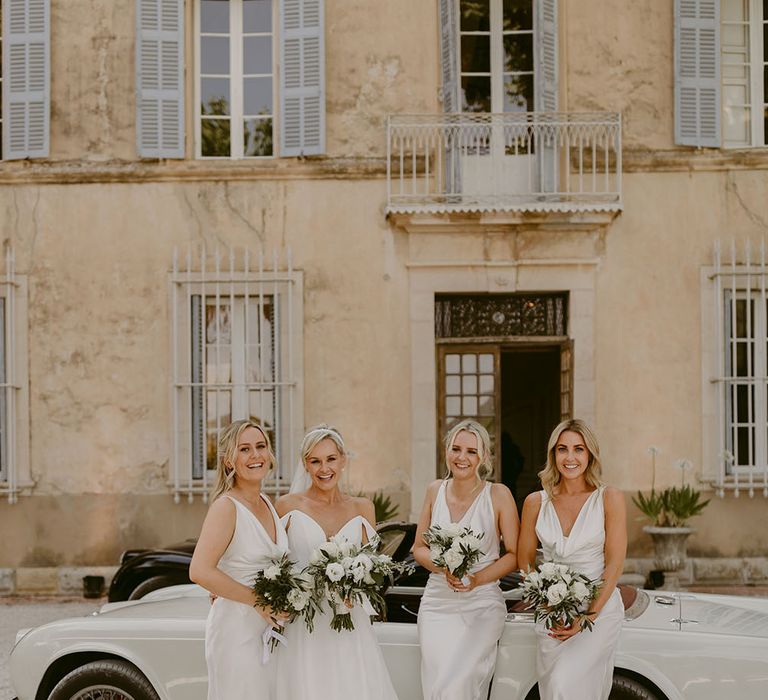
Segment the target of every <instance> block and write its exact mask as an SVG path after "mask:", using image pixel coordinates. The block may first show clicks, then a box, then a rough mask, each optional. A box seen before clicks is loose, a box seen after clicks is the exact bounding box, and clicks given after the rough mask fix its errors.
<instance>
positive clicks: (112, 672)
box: [48, 659, 160, 700]
mask: <svg viewBox="0 0 768 700" xmlns="http://www.w3.org/2000/svg"><path fill="white" fill-rule="evenodd" d="M115 693H116V694H117V695H116V696H115V695H114V694H115ZM113 696H115V697H120V698H121V699H122V698H125V700H160V698H159V696H158V694H157V693H156V692H155V690H154V688H153V687H152V685H151V684H150V682H149V681H148V680H147V679H146V678H145V677H144V675H143V674H142V673H141V671H139V670H138V669H137V668H136V667H135V666H133V665H132V664H129V663H128V662H127V661H121V660H119V659H104V660H103V661H92V662H90V663H87V664H85V665H83V666H80V667H79V668H76V669H75V670H74V671H70V672H69V673H68V674H67V675H66V676H64V678H62V679H61V680H60V681H59V682H58V683H57V684H56V687H55V688H54V689H53V691H52V692H51V694H50V695H49V696H48V700H90V699H91V698H102V697H104V698H111V697H113Z"/></svg>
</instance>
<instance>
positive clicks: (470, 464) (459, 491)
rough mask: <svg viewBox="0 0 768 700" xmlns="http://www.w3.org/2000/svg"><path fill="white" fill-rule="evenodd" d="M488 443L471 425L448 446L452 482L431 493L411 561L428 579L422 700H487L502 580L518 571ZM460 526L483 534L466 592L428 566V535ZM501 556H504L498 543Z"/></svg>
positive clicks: (510, 505)
mask: <svg viewBox="0 0 768 700" xmlns="http://www.w3.org/2000/svg"><path fill="white" fill-rule="evenodd" d="M490 445H491V443H490V438H489V436H488V432H487V431H486V429H485V428H484V427H483V426H482V425H480V424H479V423H476V422H475V421H472V420H465V421H461V422H460V423H458V424H457V425H456V426H455V427H454V428H452V429H451V430H450V431H449V432H448V435H447V436H446V438H445V461H446V465H447V467H448V474H447V476H446V478H445V479H443V480H438V481H435V482H433V483H432V484H431V485H430V486H429V488H428V489H427V495H426V498H425V499H424V507H423V509H422V512H421V516H420V518H419V523H418V527H417V529H416V541H415V544H414V546H413V556H414V558H415V559H416V561H417V562H419V564H421V565H422V566H423V567H425V568H426V569H428V570H429V571H430V572H431V574H430V577H429V581H428V583H427V587H426V590H425V591H424V595H423V597H422V599H421V607H420V608H419V618H418V628H419V643H420V645H421V687H422V693H423V696H424V699H425V700H481V699H482V700H485V698H487V697H488V688H489V685H490V682H491V678H492V676H493V671H494V668H495V665H496V644H497V642H498V641H499V638H500V637H501V633H502V631H503V629H504V618H505V615H506V606H505V605H504V599H503V597H502V595H501V589H500V588H499V579H500V578H501V577H502V576H504V575H505V574H507V573H509V572H510V571H512V570H513V569H514V568H515V567H516V566H517V557H516V555H515V547H516V545H517V533H518V526H519V521H518V517H517V507H516V506H515V501H514V498H512V494H511V493H510V491H509V489H508V488H507V487H506V486H504V485H503V484H494V483H489V482H486V481H485V479H487V478H489V477H490V476H491V472H492V470H493V467H492V462H491V459H492V457H491V449H490ZM449 523H458V524H460V525H462V526H468V527H470V528H471V529H472V530H474V531H475V532H476V533H481V532H482V533H484V534H483V538H482V541H481V548H482V552H483V554H482V556H481V558H480V561H479V562H478V563H477V564H476V565H475V566H474V567H473V569H472V572H471V573H470V574H469V576H468V577H467V578H468V579H469V583H467V584H464V583H462V582H461V581H460V580H459V579H457V578H456V577H455V576H452V575H451V574H450V572H449V571H448V570H447V569H439V568H438V567H436V566H435V565H434V564H433V563H432V560H431V558H430V554H429V547H427V545H426V544H425V543H424V533H425V532H426V530H427V529H428V528H429V527H430V526H432V525H438V524H439V525H448V524H449ZM502 541H503V543H504V554H503V555H502V556H499V552H500V542H502Z"/></svg>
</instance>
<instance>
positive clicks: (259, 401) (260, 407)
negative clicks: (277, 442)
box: [248, 391, 275, 446]
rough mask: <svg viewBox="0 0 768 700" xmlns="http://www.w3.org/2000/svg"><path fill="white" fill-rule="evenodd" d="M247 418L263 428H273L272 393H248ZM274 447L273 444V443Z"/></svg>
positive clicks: (273, 407) (273, 403)
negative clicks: (248, 413)
mask: <svg viewBox="0 0 768 700" xmlns="http://www.w3.org/2000/svg"><path fill="white" fill-rule="evenodd" d="M248 393H249V394H250V396H249V400H248V410H249V412H250V415H249V416H248V417H249V418H250V419H251V420H252V421H255V422H256V423H259V424H260V425H263V426H264V427H265V428H268V429H270V428H274V427H275V395H274V392H272V391H250V392H248ZM273 446H274V443H273Z"/></svg>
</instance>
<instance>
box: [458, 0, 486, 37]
mask: <svg viewBox="0 0 768 700" xmlns="http://www.w3.org/2000/svg"><path fill="white" fill-rule="evenodd" d="M490 26H491V9H490V0H460V2H459V27H460V29H461V31H462V32H487V31H489V29H490Z"/></svg>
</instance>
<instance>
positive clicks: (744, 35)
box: [720, 24, 749, 46]
mask: <svg viewBox="0 0 768 700" xmlns="http://www.w3.org/2000/svg"><path fill="white" fill-rule="evenodd" d="M748 37H749V29H748V27H747V25H745V24H724V25H723V26H722V27H721V34H720V39H721V41H722V44H723V46H748V41H749V39H748Z"/></svg>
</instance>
